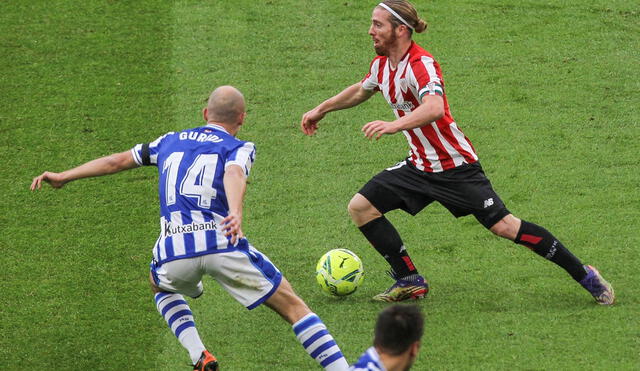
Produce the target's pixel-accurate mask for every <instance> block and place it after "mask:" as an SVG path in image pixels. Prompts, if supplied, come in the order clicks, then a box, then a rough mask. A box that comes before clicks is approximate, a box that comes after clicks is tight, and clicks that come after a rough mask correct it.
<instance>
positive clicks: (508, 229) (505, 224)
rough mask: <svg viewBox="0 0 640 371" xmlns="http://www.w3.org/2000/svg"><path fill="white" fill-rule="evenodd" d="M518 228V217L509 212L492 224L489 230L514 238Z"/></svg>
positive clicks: (501, 235)
mask: <svg viewBox="0 0 640 371" xmlns="http://www.w3.org/2000/svg"><path fill="white" fill-rule="evenodd" d="M519 229H520V219H518V218H516V217H515V216H513V215H511V214H509V215H507V216H505V217H504V218H502V220H500V221H499V222H497V223H496V224H494V225H493V226H492V227H491V228H489V230H490V231H491V232H493V234H495V235H496V236H500V237H503V238H507V239H510V240H514V239H515V238H516V236H517V234H518V230H519Z"/></svg>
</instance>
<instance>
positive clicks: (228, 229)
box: [222, 164, 247, 245]
mask: <svg viewBox="0 0 640 371" xmlns="http://www.w3.org/2000/svg"><path fill="white" fill-rule="evenodd" d="M223 183H224V192H225V194H226V195H227V203H228V204H229V215H228V216H227V217H226V218H224V219H223V220H222V230H223V231H224V232H225V236H231V243H232V244H234V245H235V243H236V241H238V239H240V238H242V237H244V233H243V232H242V204H243V201H244V194H245V191H246V189H247V176H246V173H245V170H244V169H243V168H242V167H241V166H240V165H236V164H233V165H228V166H227V167H226V168H225V171H224V178H223Z"/></svg>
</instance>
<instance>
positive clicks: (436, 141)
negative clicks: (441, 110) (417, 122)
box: [420, 124, 455, 169]
mask: <svg viewBox="0 0 640 371" xmlns="http://www.w3.org/2000/svg"><path fill="white" fill-rule="evenodd" d="M420 130H421V131H422V132H423V133H424V136H425V137H427V139H428V140H429V143H430V144H431V146H432V147H433V149H435V150H436V153H437V154H438V160H439V161H440V163H441V164H442V168H443V169H451V168H454V167H455V164H454V163H453V159H452V158H451V156H450V155H449V152H447V149H446V148H444V145H443V144H442V142H441V141H440V138H438V134H436V129H434V128H433V126H432V125H430V124H429V125H426V126H423V127H421V128H420Z"/></svg>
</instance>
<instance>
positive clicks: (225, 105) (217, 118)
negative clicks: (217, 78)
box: [206, 85, 245, 125]
mask: <svg viewBox="0 0 640 371" xmlns="http://www.w3.org/2000/svg"><path fill="white" fill-rule="evenodd" d="M244 113H245V109H244V96H243V95H242V93H240V91H239V90H238V89H236V88H234V87H233V86H229V85H225V86H220V87H218V88H217V89H216V90H214V91H213V92H211V95H210V96H209V102H208V103H207V117H206V118H207V121H208V122H216V123H219V124H229V125H236V124H242V121H243V119H244Z"/></svg>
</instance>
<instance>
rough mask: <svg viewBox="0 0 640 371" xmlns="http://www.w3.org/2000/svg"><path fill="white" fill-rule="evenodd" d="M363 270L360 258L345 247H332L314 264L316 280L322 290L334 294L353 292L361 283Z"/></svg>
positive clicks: (340, 294)
mask: <svg viewBox="0 0 640 371" xmlns="http://www.w3.org/2000/svg"><path fill="white" fill-rule="evenodd" d="M363 278H364V270H363V268H362V262H361V261H360V258H358V256H357V255H356V254H354V253H353V252H351V251H349V250H347V249H334V250H331V251H329V252H327V253H326V254H324V255H323V256H322V258H320V260H319V261H318V265H316V280H317V281H318V284H319V285H320V287H321V288H322V290H323V291H324V292H326V293H328V294H331V295H334V296H346V295H350V294H353V292H354V291H356V289H357V288H358V286H360V284H361V283H362V279H363Z"/></svg>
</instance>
